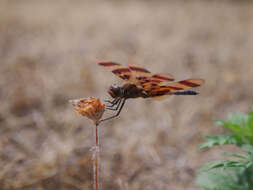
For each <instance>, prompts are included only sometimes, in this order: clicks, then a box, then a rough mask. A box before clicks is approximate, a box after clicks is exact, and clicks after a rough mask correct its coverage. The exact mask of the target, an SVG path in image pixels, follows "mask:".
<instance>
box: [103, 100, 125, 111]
mask: <svg viewBox="0 0 253 190" xmlns="http://www.w3.org/2000/svg"><path fill="white" fill-rule="evenodd" d="M121 101H122V99H119V101H117V106H116V108H113V106H111V107H108V106H107V107H106V109H107V110H113V111H116V110H118V109H119V106H120V103H121Z"/></svg>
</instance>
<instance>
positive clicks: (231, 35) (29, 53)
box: [0, 0, 253, 190]
mask: <svg viewBox="0 0 253 190" xmlns="http://www.w3.org/2000/svg"><path fill="white" fill-rule="evenodd" d="M252 19H253V4H252V2H251V1H246V0H241V1H240V0H238V1H236V0H234V1H233V0H231V1H229V0H227V1H225V0H224V1H223V0H221V1H204V0H191V1H183V0H179V1H173V0H171V1H162V0H161V1H152V0H150V1H116V0H114V1H113V0H112V1H98V0H97V1H96V0H95V1H81V0H76V1H69V0H62V1H60V0H55V1H51V0H44V1H37V0H33V1H32V0H26V1H25V0H13V1H9V0H1V1H0V102H1V106H0V168H1V169H0V189H1V190H13V189H17V190H30V189H31V190H37V189H38V190H54V189H63V190H79V189H80V190H84V189H85V190H86V189H87V190H88V189H92V182H91V179H92V160H91V159H92V158H91V152H90V148H91V147H92V146H93V144H94V138H93V123H92V121H90V120H88V119H86V118H83V117H81V116H79V115H77V114H75V112H74V110H73V107H72V106H71V105H70V104H69V103H68V100H69V99H75V98H81V97H90V96H94V97H99V98H101V100H104V99H106V98H108V97H109V96H108V95H107V89H108V87H109V86H110V85H111V84H113V83H117V84H122V81H120V80H119V79H118V78H117V77H115V76H114V75H112V74H111V73H110V72H108V71H106V70H105V69H103V68H101V67H98V66H97V65H96V64H95V63H96V62H98V61H101V60H106V61H115V62H119V63H122V64H127V63H137V64H140V65H142V66H144V67H145V68H147V69H149V70H151V71H153V72H157V73H160V72H163V73H170V74H172V75H173V76H174V77H175V78H176V80H181V79H186V78H192V77H193V78H203V79H205V81H206V83H205V84H204V85H203V86H202V87H200V88H199V89H198V91H199V92H200V94H199V95H198V96H177V97H169V98H167V99H164V100H161V101H155V100H148V99H145V100H144V99H137V100H136V99H135V100H129V101H128V102H127V103H126V105H125V107H124V109H123V111H122V112H121V115H120V117H119V118H117V119H114V120H112V121H108V122H106V123H103V124H102V125H101V128H100V135H101V147H102V150H101V168H102V171H101V183H102V186H103V189H104V190H117V189H124V190H125V189H126V190H128V189H129V190H130V189H131V190H142V189H143V190H144V189H145V190H153V189H157V190H164V189H173V190H181V189H183V188H185V187H186V186H187V189H188V190H198V189H200V188H198V187H196V185H195V182H194V181H195V178H196V175H197V172H196V171H197V169H199V167H200V166H201V165H202V164H203V163H205V162H207V161H211V160H214V159H219V158H221V156H220V152H223V151H224V150H220V149H219V148H216V149H215V148H214V149H213V150H212V151H197V150H196V147H197V146H198V145H199V144H200V143H201V142H203V140H202V138H203V137H204V136H205V135H208V134H209V135H211V134H215V133H217V132H218V131H221V130H222V129H220V128H219V127H214V125H215V122H214V119H215V118H217V117H219V118H223V119H226V115H227V114H228V113H230V112H232V113H236V112H244V113H246V112H248V111H249V110H250V109H251V107H252V105H253V98H252V94H253V87H252V83H253V78H252V75H253V66H252V63H253V54H252V52H253V35H252V34H253V22H252ZM109 114H112V113H107V115H109ZM229 148H231V147H228V149H229Z"/></svg>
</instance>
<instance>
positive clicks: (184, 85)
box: [97, 62, 204, 122]
mask: <svg viewBox="0 0 253 190" xmlns="http://www.w3.org/2000/svg"><path fill="white" fill-rule="evenodd" d="M97 64H98V65H100V66H103V67H105V68H106V69H108V70H110V71H111V72H112V73H113V74H115V75H116V76H118V77H119V78H121V79H123V80H124V81H126V83H125V84H124V85H123V86H118V85H112V86H111V87H110V88H109V90H108V93H109V94H110V96H111V97H112V98H113V100H112V101H109V100H106V102H107V103H109V105H107V108H106V109H109V110H114V111H117V113H116V114H115V115H113V116H111V117H108V118H105V119H102V120H100V122H102V121H106V120H109V119H112V118H115V117H117V116H118V115H119V114H120V112H121V110H122V108H123V106H124V104H125V101H126V100H127V99H129V98H139V97H141V98H157V99H160V98H162V97H166V96H168V95H197V94H198V93H197V92H196V91H193V90H189V89H191V88H194V87H198V86H200V85H202V84H203V83H204V80H203V79H186V80H182V81H178V82H172V83H169V84H164V83H165V82H170V81H173V80H174V78H173V77H172V75H170V74H152V73H151V72H150V71H148V70H147V69H145V68H143V67H141V66H139V65H136V64H129V65H128V67H125V66H123V65H121V64H119V63H115V62H99V63H97Z"/></svg>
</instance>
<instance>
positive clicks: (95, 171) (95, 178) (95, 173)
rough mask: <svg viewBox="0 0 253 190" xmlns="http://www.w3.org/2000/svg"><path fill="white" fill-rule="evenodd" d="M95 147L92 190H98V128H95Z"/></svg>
mask: <svg viewBox="0 0 253 190" xmlns="http://www.w3.org/2000/svg"><path fill="white" fill-rule="evenodd" d="M95 143H96V144H95V147H94V148H93V189H94V190H99V164H100V163H99V161H100V159H99V128H98V125H96V127H95Z"/></svg>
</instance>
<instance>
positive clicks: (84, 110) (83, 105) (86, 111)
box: [69, 97, 105, 125]
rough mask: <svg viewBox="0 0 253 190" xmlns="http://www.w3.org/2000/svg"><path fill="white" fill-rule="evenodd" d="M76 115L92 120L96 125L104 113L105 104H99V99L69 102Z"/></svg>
mask: <svg viewBox="0 0 253 190" xmlns="http://www.w3.org/2000/svg"><path fill="white" fill-rule="evenodd" d="M69 102H70V103H72V105H73V106H74V108H75V110H76V111H77V113H78V114H81V115H83V116H85V117H88V118H89V119H91V120H93V121H94V123H95V124H96V125H97V124H98V121H99V120H100V118H101V117H102V116H103V114H104V111H105V104H101V102H100V100H99V98H93V97H91V98H89V99H85V98H82V99H75V100H70V101H69Z"/></svg>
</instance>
